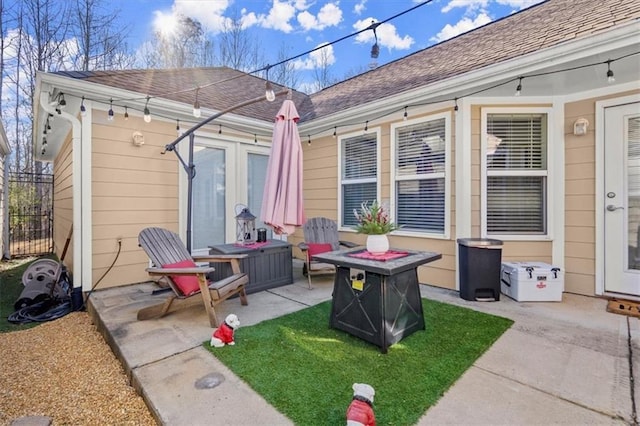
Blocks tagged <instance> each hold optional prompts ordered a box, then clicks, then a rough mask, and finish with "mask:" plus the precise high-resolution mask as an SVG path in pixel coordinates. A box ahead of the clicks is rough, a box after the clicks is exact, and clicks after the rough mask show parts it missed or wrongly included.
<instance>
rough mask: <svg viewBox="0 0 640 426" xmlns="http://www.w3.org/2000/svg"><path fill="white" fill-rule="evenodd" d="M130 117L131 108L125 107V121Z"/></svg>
mask: <svg viewBox="0 0 640 426" xmlns="http://www.w3.org/2000/svg"><path fill="white" fill-rule="evenodd" d="M128 119H129V110H128V109H127V107H126V106H125V107H124V121H127V120H128Z"/></svg>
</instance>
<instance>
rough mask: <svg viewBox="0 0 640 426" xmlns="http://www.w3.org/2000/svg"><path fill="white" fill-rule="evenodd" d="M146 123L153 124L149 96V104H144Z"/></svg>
mask: <svg viewBox="0 0 640 426" xmlns="http://www.w3.org/2000/svg"><path fill="white" fill-rule="evenodd" d="M144 122H145V123H151V113H150V112H149V96H147V103H145V104H144Z"/></svg>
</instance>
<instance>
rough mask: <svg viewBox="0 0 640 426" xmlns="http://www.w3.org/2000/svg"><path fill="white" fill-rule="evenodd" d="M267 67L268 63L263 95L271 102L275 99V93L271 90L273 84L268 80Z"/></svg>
mask: <svg viewBox="0 0 640 426" xmlns="http://www.w3.org/2000/svg"><path fill="white" fill-rule="evenodd" d="M269 68H271V67H270V66H269V65H267V75H266V77H267V79H266V80H267V82H266V83H265V85H264V87H265V90H264V97H265V98H266V99H267V102H273V101H275V100H276V94H275V92H274V91H273V86H272V85H271V82H270V81H269Z"/></svg>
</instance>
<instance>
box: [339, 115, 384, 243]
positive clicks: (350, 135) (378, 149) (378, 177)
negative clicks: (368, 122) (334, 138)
mask: <svg viewBox="0 0 640 426" xmlns="http://www.w3.org/2000/svg"><path fill="white" fill-rule="evenodd" d="M370 133H375V135H376V199H377V200H379V201H382V202H384V200H380V197H381V184H380V181H381V179H382V171H381V165H382V161H381V159H380V156H381V154H382V147H381V145H382V144H381V142H380V136H381V133H382V131H381V129H380V127H373V128H370V129H368V130H367V131H366V132H363V131H358V132H352V133H347V134H344V135H340V136H338V143H337V144H336V145H337V149H338V200H337V204H338V206H337V207H338V220H337V221H336V222H337V223H338V230H340V231H345V232H354V233H355V232H356V231H355V230H353V229H352V228H349V227H346V226H343V225H342V214H343V211H342V210H343V208H342V144H343V142H344V140H345V139H350V138H353V137H357V136H362V135H364V134H370ZM351 182H352V183H363V182H371V180H370V179H366V180H365V179H357V180H356V179H352V180H351Z"/></svg>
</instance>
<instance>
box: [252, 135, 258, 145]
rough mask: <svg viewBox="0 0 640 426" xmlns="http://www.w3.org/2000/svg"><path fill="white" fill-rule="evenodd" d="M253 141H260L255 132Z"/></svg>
mask: <svg viewBox="0 0 640 426" xmlns="http://www.w3.org/2000/svg"><path fill="white" fill-rule="evenodd" d="M253 143H258V135H256V134H255V133H254V134H253Z"/></svg>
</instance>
